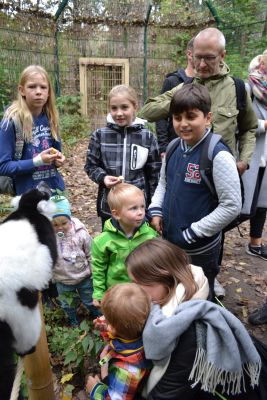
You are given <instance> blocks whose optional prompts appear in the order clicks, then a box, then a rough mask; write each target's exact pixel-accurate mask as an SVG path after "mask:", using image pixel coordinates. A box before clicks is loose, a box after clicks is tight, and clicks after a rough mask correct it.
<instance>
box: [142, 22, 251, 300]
mask: <svg viewBox="0 0 267 400" xmlns="http://www.w3.org/2000/svg"><path fill="white" fill-rule="evenodd" d="M225 53H226V51H225V37H224V35H223V33H222V32H221V31H219V30H218V29H216V28H206V29H204V30H202V31H200V32H199V33H198V35H197V36H196V37H195V39H194V44H193V63H194V67H195V78H194V79H193V83H194V82H196V83H200V84H201V85H204V86H206V87H207V89H208V90H209V93H210V97H211V103H212V104H211V111H212V129H213V130H214V131H215V132H217V133H219V134H221V135H222V136H223V139H224V141H225V142H226V143H227V144H228V146H229V147H230V149H231V150H232V153H233V154H234V155H235V156H236V159H237V168H238V170H239V173H240V175H242V174H243V173H244V172H245V171H246V169H247V168H248V165H249V161H250V158H251V156H252V153H253V151H254V147H255V133H256V128H257V119H256V116H255V114H254V111H253V108H252V104H251V99H250V96H249V95H248V94H246V104H245V107H244V109H242V110H239V109H238V108H237V96H236V87H235V82H234V80H233V79H232V78H231V76H229V73H230V69H229V67H228V66H227V65H226V64H225V62H224V56H225ZM182 85H183V84H180V85H178V86H176V87H175V88H173V89H172V90H170V91H168V92H166V93H164V94H161V95H160V96H157V97H155V98H149V99H148V100H147V102H146V104H145V106H144V107H143V108H142V110H141V116H142V117H143V118H145V119H147V120H148V121H151V122H154V121H158V120H160V119H163V118H167V117H168V115H169V108H170V101H171V99H172V96H173V94H174V93H175V92H176V91H177V90H179V89H181V87H182ZM237 117H238V118H237ZM237 131H238V138H239V141H238V149H237V142H236V134H237ZM166 239H168V237H167V238H166ZM222 248H223V242H222ZM221 258H222V252H221V255H220V260H219V263H220V261H221ZM215 293H216V295H217V296H218V297H219V296H220V297H223V296H224V289H223V288H222V287H221V286H220V285H219V283H218V281H217V280H216V281H215Z"/></svg>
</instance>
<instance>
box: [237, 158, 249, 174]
mask: <svg viewBox="0 0 267 400" xmlns="http://www.w3.org/2000/svg"><path fill="white" fill-rule="evenodd" d="M236 166H237V169H238V171H239V174H240V176H241V175H243V173H244V172H245V171H246V170H247V168H248V164H247V163H246V162H245V161H238V162H237V163H236Z"/></svg>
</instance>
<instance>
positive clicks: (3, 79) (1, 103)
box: [0, 67, 14, 118]
mask: <svg viewBox="0 0 267 400" xmlns="http://www.w3.org/2000/svg"><path fill="white" fill-rule="evenodd" d="M8 81H9V76H8V69H7V68H1V67H0V118H2V117H3V115H4V109H5V108H6V107H7V106H8V105H9V104H10V103H11V102H12V100H13V89H14V88H13V85H12V84H8V83H7V82H8Z"/></svg>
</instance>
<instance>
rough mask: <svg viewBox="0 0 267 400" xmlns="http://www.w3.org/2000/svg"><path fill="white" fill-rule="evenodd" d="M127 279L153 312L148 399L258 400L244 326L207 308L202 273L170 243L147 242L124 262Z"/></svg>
mask: <svg viewBox="0 0 267 400" xmlns="http://www.w3.org/2000/svg"><path fill="white" fill-rule="evenodd" d="M126 266H127V269H128V273H129V276H130V278H131V279H132V280H133V281H134V282H135V283H137V284H139V285H140V286H141V287H142V288H143V289H144V290H145V291H146V292H147V293H148V294H149V295H150V297H151V300H152V302H153V303H154V305H153V306H152V310H151V312H150V315H149V317H148V320H147V322H146V326H145V329H144V332H143V342H144V349H145V355H146V358H148V359H151V360H152V361H153V364H154V366H153V368H152V371H151V374H150V376H149V378H148V382H147V385H146V387H145V389H144V392H143V395H144V397H145V398H147V399H149V400H185V399H186V400H219V399H221V400H259V399H261V397H260V394H259V388H258V384H259V375H260V370H261V360H260V356H259V355H258V353H257V351H256V349H255V347H254V345H253V343H252V340H251V338H250V336H249V334H248V332H247V331H246V329H245V327H244V326H243V325H242V323H241V322H240V321H239V320H238V319H237V318H236V317H235V316H234V315H233V314H231V313H230V312H229V311H227V310H226V309H224V308H222V307H220V306H218V305H216V304H214V303H212V302H209V301H206V300H205V299H206V298H207V296H208V292H209V288H208V282H207V278H206V277H205V275H204V273H203V271H202V268H200V267H196V266H194V265H191V264H189V260H188V258H187V255H186V253H185V252H184V251H183V250H181V249H180V248H179V247H177V246H175V245H174V244H172V243H170V242H168V241H166V240H164V239H161V238H157V239H151V240H148V241H146V242H145V243H143V244H141V245H140V246H138V247H137V248H136V249H135V250H133V251H132V252H131V253H130V254H129V256H128V257H127V259H126Z"/></svg>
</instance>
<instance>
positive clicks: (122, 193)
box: [107, 183, 144, 211]
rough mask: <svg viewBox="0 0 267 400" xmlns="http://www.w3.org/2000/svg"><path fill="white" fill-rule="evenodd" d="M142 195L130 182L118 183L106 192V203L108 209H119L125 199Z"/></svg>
mask: <svg viewBox="0 0 267 400" xmlns="http://www.w3.org/2000/svg"><path fill="white" fill-rule="evenodd" d="M134 196H135V197H137V196H139V197H140V196H143V197H144V193H143V192H142V190H141V189H139V188H138V187H137V186H134V185H131V184H130V183H118V184H117V185H115V186H113V188H112V189H111V190H110V192H109V194H108V198H107V200H108V205H109V208H110V210H111V211H112V210H116V211H120V210H121V209H122V207H123V205H124V203H125V200H129V199H132V198H133V197H134Z"/></svg>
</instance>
